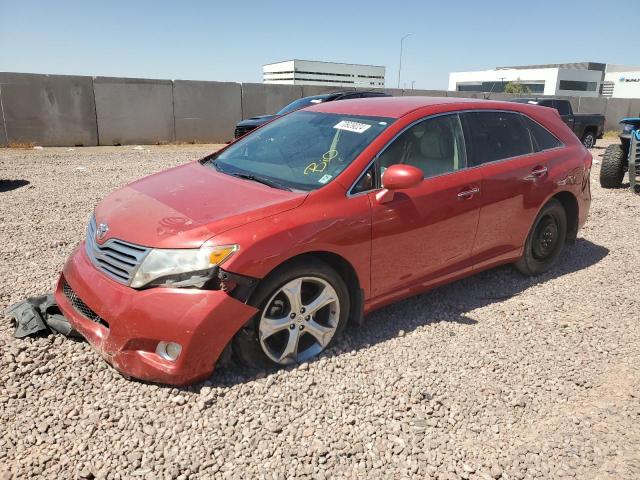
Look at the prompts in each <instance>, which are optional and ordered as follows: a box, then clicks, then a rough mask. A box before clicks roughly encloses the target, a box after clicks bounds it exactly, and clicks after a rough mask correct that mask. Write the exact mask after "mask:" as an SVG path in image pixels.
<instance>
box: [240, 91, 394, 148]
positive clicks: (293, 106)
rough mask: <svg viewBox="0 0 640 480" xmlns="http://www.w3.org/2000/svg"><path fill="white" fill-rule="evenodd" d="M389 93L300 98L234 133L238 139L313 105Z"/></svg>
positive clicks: (243, 123)
mask: <svg viewBox="0 0 640 480" xmlns="http://www.w3.org/2000/svg"><path fill="white" fill-rule="evenodd" d="M390 96H391V95H389V94H388V93H384V92H353V91H349V92H333V93H324V94H322V95H312V96H310V97H303V98H299V99H298V100H294V101H293V102H291V103H290V104H289V105H287V106H286V107H284V108H282V109H281V110H279V111H278V112H277V113H276V114H274V115H260V116H257V117H251V118H248V119H246V120H242V121H241V122H240V123H238V124H237V125H236V130H235V132H234V136H235V137H236V138H238V137H241V136H242V135H244V134H245V133H247V132H250V131H251V130H253V129H254V128H258V127H259V126H261V125H264V124H265V123H267V122H269V121H271V120H273V119H274V118H276V117H280V116H282V115H285V114H287V113H291V112H293V111H295V110H300V109H301V108H305V107H310V106H311V105H316V104H318V103H325V102H333V101H335V100H349V99H352V98H368V97H390Z"/></svg>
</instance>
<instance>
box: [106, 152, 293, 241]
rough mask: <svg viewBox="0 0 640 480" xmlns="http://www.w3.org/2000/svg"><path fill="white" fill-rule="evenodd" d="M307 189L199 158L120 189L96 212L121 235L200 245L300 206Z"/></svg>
mask: <svg viewBox="0 0 640 480" xmlns="http://www.w3.org/2000/svg"><path fill="white" fill-rule="evenodd" d="M305 198H306V193H299V192H288V191H286V190H278V189H276V188H271V187H269V186H267V185H263V184H260V183H257V182H252V181H250V180H243V179H241V178H236V177H231V176H229V175H226V174H224V173H220V172H217V171H216V170H214V169H213V168H211V167H208V166H206V165H202V164H200V163H199V162H193V163H189V164H187V165H183V166H180V167H177V168H173V169H170V170H166V171H164V172H161V173H157V174H155V175H151V176H150V177H146V178H143V179H141V180H138V181H136V182H133V183H131V184H129V185H127V186H126V187H124V188H121V189H120V190H116V191H115V192H113V193H111V194H110V195H109V196H107V197H106V198H105V199H104V200H102V201H101V202H100V203H99V204H98V206H97V207H96V210H95V215H96V223H97V224H101V223H105V224H107V225H108V227H109V230H108V231H107V234H106V236H105V237H104V238H103V239H102V240H100V243H103V242H105V241H106V240H108V239H109V238H119V239H121V240H125V241H127V242H131V243H135V244H138V245H143V246H146V247H156V248H197V247H200V246H201V245H202V244H203V243H204V242H205V241H207V240H208V239H210V238H211V237H214V236H215V235H218V234H220V233H222V232H225V231H227V230H230V229H232V228H234V227H237V226H240V225H244V224H247V223H250V222H255V221H256V220H260V219H262V218H265V217H268V216H271V215H275V214H277V213H280V212H284V211H285V210H290V209H292V208H296V207H297V206H299V205H300V204H302V202H303V201H304V199H305Z"/></svg>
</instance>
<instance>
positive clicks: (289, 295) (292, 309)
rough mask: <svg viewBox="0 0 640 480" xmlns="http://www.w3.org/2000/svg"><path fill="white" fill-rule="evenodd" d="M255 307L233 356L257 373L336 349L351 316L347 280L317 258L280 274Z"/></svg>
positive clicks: (257, 294)
mask: <svg viewBox="0 0 640 480" xmlns="http://www.w3.org/2000/svg"><path fill="white" fill-rule="evenodd" d="M250 303H251V304H253V305H256V306H258V308H260V311H259V312H258V313H257V314H256V315H255V316H254V317H253V318H252V319H251V321H250V322H249V323H248V324H247V325H245V327H243V328H242V329H241V330H240V331H239V332H238V333H237V334H236V336H235V337H234V339H233V351H234V354H235V355H236V358H237V359H238V360H239V361H240V362H241V363H243V364H244V365H247V366H249V367H253V368H269V367H274V366H285V365H291V364H295V363H300V362H305V361H308V360H310V359H311V358H313V357H315V356H317V355H318V354H320V353H321V352H323V351H324V350H325V349H327V348H329V346H330V345H332V344H333V342H334V340H335V339H336V338H337V337H338V336H339V335H340V334H341V333H342V331H343V330H344V327H345V326H346V324H347V318H348V316H349V292H348V289H347V286H346V284H345V282H344V280H343V279H342V277H340V275H338V273H336V271H335V270H333V269H332V268H331V267H329V266H328V265H326V264H325V263H323V262H321V261H319V260H315V259H307V260H305V261H297V262H295V263H292V264H290V265H285V266H283V267H280V268H278V269H276V270H275V271H274V272H273V273H271V274H270V275H269V276H268V277H267V278H266V279H265V280H263V282H261V284H260V286H259V287H258V289H257V290H256V292H255V293H254V295H253V296H252V298H251V302H250Z"/></svg>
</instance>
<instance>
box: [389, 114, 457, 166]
mask: <svg viewBox="0 0 640 480" xmlns="http://www.w3.org/2000/svg"><path fill="white" fill-rule="evenodd" d="M397 163H404V164H407V165H413V166H414V167H418V168H419V169H421V170H422V171H423V173H424V176H425V178H428V177H434V176H437V175H442V174H444V173H449V172H454V171H456V170H459V169H461V168H464V167H466V165H467V160H466V154H465V147H464V137H463V134H462V126H461V123H460V117H459V116H458V115H457V114H451V115H442V116H438V117H433V118H429V119H426V120H424V121H422V122H420V123H417V124H416V125H413V126H412V127H410V128H408V129H407V130H406V131H405V132H403V133H402V134H401V135H400V136H399V137H398V138H396V139H395V140H394V141H393V143H392V144H391V145H389V146H388V147H387V148H386V150H385V151H384V152H383V153H382V155H380V157H379V158H378V165H379V167H380V173H381V174H382V173H384V170H386V169H387V168H388V167H390V166H391V165H395V164H397Z"/></svg>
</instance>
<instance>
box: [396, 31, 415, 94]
mask: <svg viewBox="0 0 640 480" xmlns="http://www.w3.org/2000/svg"><path fill="white" fill-rule="evenodd" d="M411 35H412V34H411V33H407V34H406V35H405V36H404V37H402V38H401V39H400V65H399V66H398V88H400V73H401V72H402V43H403V42H404V39H405V38H407V37H409V36H411Z"/></svg>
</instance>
